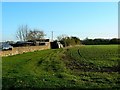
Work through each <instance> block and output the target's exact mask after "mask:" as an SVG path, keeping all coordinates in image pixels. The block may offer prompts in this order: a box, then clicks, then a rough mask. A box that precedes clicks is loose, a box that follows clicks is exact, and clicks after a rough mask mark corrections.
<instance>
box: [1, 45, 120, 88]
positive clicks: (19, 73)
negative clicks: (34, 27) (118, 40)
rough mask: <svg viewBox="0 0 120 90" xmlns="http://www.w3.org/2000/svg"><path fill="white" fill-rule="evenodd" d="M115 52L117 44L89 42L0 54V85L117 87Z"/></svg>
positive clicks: (116, 55) (117, 65) (117, 59)
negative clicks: (12, 54)
mask: <svg viewBox="0 0 120 90" xmlns="http://www.w3.org/2000/svg"><path fill="white" fill-rule="evenodd" d="M118 55H119V54H118V46H117V45H98V46H97V45H96V46H94V45H88V46H77V47H71V48H64V49H53V50H52V49H51V50H43V51H35V52H29V53H24V54H21V55H15V56H9V57H3V58H2V70H3V73H2V74H3V76H2V79H3V88H4V89H5V88H31V89H32V88H92V89H93V88H106V89H108V88H111V89H116V90H118V89H120V85H119V84H120V74H119V73H120V72H119V67H120V66H119V63H118V62H119V61H120V58H119V57H118Z"/></svg>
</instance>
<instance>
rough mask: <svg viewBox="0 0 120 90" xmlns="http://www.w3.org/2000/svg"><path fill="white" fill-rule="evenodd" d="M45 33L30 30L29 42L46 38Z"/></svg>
mask: <svg viewBox="0 0 120 90" xmlns="http://www.w3.org/2000/svg"><path fill="white" fill-rule="evenodd" d="M44 36H45V33H44V32H43V31H39V30H38V29H34V30H33V31H32V30H30V31H29V33H28V37H27V38H28V40H36V39H42V38H44Z"/></svg>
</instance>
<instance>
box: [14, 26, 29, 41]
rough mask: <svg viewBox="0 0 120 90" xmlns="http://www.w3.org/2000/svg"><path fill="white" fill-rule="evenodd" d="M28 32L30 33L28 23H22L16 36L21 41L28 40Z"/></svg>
mask: <svg viewBox="0 0 120 90" xmlns="http://www.w3.org/2000/svg"><path fill="white" fill-rule="evenodd" d="M28 33H29V28H28V25H21V26H19V28H18V30H17V33H16V37H17V38H18V39H20V40H21V41H26V40H28Z"/></svg>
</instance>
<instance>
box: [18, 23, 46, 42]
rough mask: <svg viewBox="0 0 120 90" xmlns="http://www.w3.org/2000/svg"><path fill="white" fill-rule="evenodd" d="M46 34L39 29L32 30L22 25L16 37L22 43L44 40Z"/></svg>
mask: <svg viewBox="0 0 120 90" xmlns="http://www.w3.org/2000/svg"><path fill="white" fill-rule="evenodd" d="M44 36H45V34H44V32H43V31H40V30H39V29H34V30H30V29H29V28H28V26H27V25H21V26H19V28H18V31H17V33H16V37H17V38H18V39H19V40H21V41H27V40H36V39H41V38H44Z"/></svg>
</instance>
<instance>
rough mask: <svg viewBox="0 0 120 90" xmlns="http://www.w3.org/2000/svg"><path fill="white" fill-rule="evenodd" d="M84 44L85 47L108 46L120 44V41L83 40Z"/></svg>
mask: <svg viewBox="0 0 120 90" xmlns="http://www.w3.org/2000/svg"><path fill="white" fill-rule="evenodd" d="M81 43H82V44H85V45H108V44H120V39H118V38H113V39H88V38H86V39H84V40H81Z"/></svg>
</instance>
